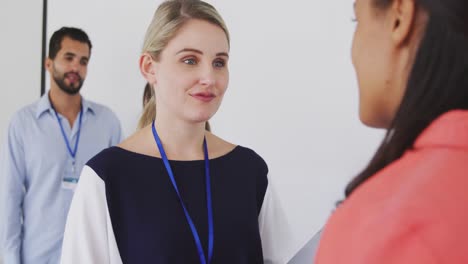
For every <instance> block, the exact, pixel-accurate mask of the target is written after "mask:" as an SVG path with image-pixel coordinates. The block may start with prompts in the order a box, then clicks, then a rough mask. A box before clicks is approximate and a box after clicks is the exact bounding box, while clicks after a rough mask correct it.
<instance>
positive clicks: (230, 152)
mask: <svg viewBox="0 0 468 264" xmlns="http://www.w3.org/2000/svg"><path fill="white" fill-rule="evenodd" d="M110 148H111V149H116V150H118V151H120V152H123V153H127V154H130V155H134V156H139V157H143V158H146V159H152V160H158V161H162V158H161V157H154V156H150V155H146V154H142V153H138V152H135V151H131V150H128V149H124V148H122V147H119V146H112V147H110ZM241 148H242V147H241V146H240V145H236V146H235V147H234V148H233V149H231V150H230V151H228V152H227V153H225V154H223V155H221V156H218V157H216V158H210V162H211V161H219V160H223V159H227V158H229V157H230V156H232V155H233V154H234V153H235V152H237V151H238V150H240V149H241ZM169 162H172V163H199V162H205V160H204V159H198V160H173V159H169Z"/></svg>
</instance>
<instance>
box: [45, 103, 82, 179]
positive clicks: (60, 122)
mask: <svg viewBox="0 0 468 264" xmlns="http://www.w3.org/2000/svg"><path fill="white" fill-rule="evenodd" d="M52 108H53V109H54V113H55V117H57V122H58V123H59V125H60V130H61V131H62V136H63V140H65V144H66V145H67V149H68V153H69V154H70V156H71V157H72V172H75V157H76V151H77V150H78V143H79V142H80V134H81V120H82V117H83V105H81V110H80V117H79V121H78V132H77V134H76V142H75V147H74V148H73V150H72V148H71V146H70V142H69V141H68V137H67V134H66V133H65V130H64V129H63V125H62V121H61V118H60V117H59V115H58V113H57V111H56V110H55V108H54V107H53V106H52Z"/></svg>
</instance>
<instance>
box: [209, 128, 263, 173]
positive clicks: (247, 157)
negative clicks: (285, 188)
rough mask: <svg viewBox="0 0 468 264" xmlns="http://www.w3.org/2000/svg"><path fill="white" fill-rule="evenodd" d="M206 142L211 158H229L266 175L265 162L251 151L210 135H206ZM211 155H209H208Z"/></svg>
mask: <svg viewBox="0 0 468 264" xmlns="http://www.w3.org/2000/svg"><path fill="white" fill-rule="evenodd" d="M207 140H208V142H209V144H210V145H211V149H214V150H213V154H214V155H212V157H220V156H229V157H230V158H231V159H234V160H235V161H236V162H240V163H242V164H244V166H248V167H253V168H255V170H256V171H259V172H261V173H262V174H268V165H267V163H266V162H265V160H264V159H263V158H262V157H261V156H260V155H259V154H258V153H257V152H255V151H254V150H253V149H251V148H248V147H244V146H241V145H238V144H233V143H231V142H228V141H226V140H224V139H222V138H220V137H218V136H216V135H214V134H212V133H210V132H209V133H207ZM210 152H211V150H210ZM210 155H211V153H210Z"/></svg>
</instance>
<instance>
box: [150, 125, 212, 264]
mask: <svg viewBox="0 0 468 264" xmlns="http://www.w3.org/2000/svg"><path fill="white" fill-rule="evenodd" d="M153 136H154V140H155V141H156V144H157V145H158V149H159V152H160V153H161V158H162V160H163V162H164V166H165V167H166V170H167V173H168V174H169V178H170V179H171V182H172V186H174V190H175V191H176V193H177V196H178V197H179V202H180V204H181V205H182V208H183V209H184V213H185V218H186V219H187V222H188V224H189V226H190V229H191V230H192V235H193V238H194V239H195V243H196V244H197V250H198V255H199V257H200V262H201V264H209V263H210V262H211V259H212V257H213V240H214V227H213V207H212V203H211V182H210V161H209V158H208V147H207V145H206V138H204V140H203V150H204V152H205V181H206V207H207V209H208V262H207V260H206V257H205V253H204V252H203V247H202V243H201V241H200V237H199V236H198V232H197V228H196V227H195V224H194V223H193V221H192V218H191V217H190V214H189V213H188V211H187V208H186V207H185V204H184V201H182V197H181V196H180V192H179V188H177V183H176V181H175V178H174V174H173V172H172V169H171V165H170V164H169V160H168V159H167V156H166V152H165V151H164V148H163V146H162V143H161V139H160V138H159V135H158V132H156V128H155V126H154V121H153Z"/></svg>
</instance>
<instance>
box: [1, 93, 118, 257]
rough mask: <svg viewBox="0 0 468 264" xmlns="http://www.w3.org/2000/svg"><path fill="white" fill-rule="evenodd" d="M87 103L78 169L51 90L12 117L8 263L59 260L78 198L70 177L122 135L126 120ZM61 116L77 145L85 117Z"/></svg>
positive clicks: (7, 159)
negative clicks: (74, 200)
mask: <svg viewBox="0 0 468 264" xmlns="http://www.w3.org/2000/svg"><path fill="white" fill-rule="evenodd" d="M82 106H83V117H82V125H81V132H80V133H81V134H80V139H79V145H78V150H77V152H76V156H75V159H74V160H75V169H73V158H72V156H71V154H70V153H69V151H68V149H67V145H66V143H65V139H64V136H63V135H62V132H61V130H60V126H59V123H58V121H57V118H56V116H55V112H54V110H53V108H52V106H51V103H50V100H49V97H48V95H47V94H46V95H44V96H43V97H42V98H41V99H40V100H39V101H38V102H36V103H34V104H32V105H29V106H27V107H25V108H23V109H21V110H20V111H18V112H17V113H16V114H15V115H14V116H13V117H12V120H11V122H10V125H9V129H8V135H7V136H8V139H7V142H5V143H4V145H3V148H4V149H3V157H2V159H1V162H2V164H0V173H1V174H2V175H1V176H0V177H2V178H4V182H3V184H2V186H1V188H2V190H1V191H0V195H1V196H3V197H2V198H1V199H2V200H3V201H4V202H5V204H4V206H3V208H4V214H3V215H4V220H5V222H4V223H5V226H4V228H3V231H4V236H3V240H2V246H3V255H4V262H5V263H8V264H20V263H21V264H29V263H31V264H39V263H59V258H60V254H61V245H62V239H63V232H64V228H65V221H66V217H67V214H68V209H69V206H70V202H71V199H72V196H73V188H70V183H68V185H67V184H66V182H64V179H65V178H67V179H70V178H76V179H78V178H79V175H80V172H81V169H82V167H83V166H84V164H85V163H86V162H87V161H88V160H89V159H90V158H92V157H93V156H94V155H96V154H97V153H98V152H100V151H101V150H102V149H105V148H107V147H110V146H113V145H116V144H118V143H119V142H120V141H121V139H122V134H121V126H120V122H119V120H118V119H117V117H116V116H115V114H114V113H113V112H112V111H111V110H110V109H109V108H107V107H105V106H103V105H100V104H96V103H93V102H90V101H86V100H85V99H82ZM78 115H79V114H78ZM59 119H60V121H61V123H62V126H63V129H64V131H65V135H66V136H67V137H68V141H69V142H70V145H71V146H75V144H76V140H77V135H78V130H79V118H78V117H77V118H76V120H75V122H74V124H73V127H70V124H69V122H68V120H67V119H66V118H65V117H63V116H61V115H60V114H59ZM64 183H65V184H64ZM71 185H73V183H71Z"/></svg>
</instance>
